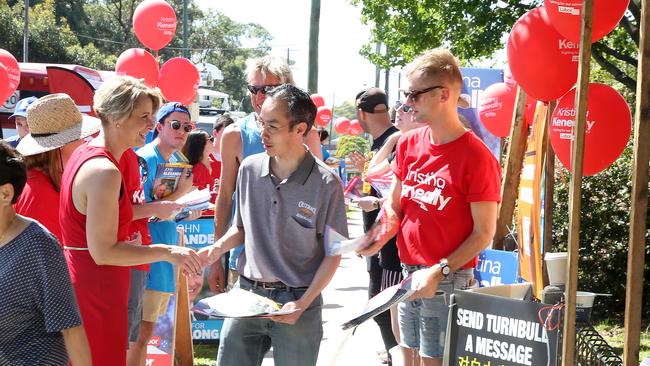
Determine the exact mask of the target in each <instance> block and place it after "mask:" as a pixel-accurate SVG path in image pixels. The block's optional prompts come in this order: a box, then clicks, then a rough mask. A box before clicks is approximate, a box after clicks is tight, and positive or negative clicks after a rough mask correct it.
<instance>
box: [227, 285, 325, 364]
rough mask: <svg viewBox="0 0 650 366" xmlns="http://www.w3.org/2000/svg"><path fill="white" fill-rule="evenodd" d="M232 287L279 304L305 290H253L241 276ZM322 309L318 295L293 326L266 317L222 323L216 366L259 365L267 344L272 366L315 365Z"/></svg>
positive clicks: (320, 332) (320, 331) (299, 295)
mask: <svg viewBox="0 0 650 366" xmlns="http://www.w3.org/2000/svg"><path fill="white" fill-rule="evenodd" d="M235 287H239V288H241V289H243V290H248V291H252V292H254V293H256V294H258V295H262V296H265V297H268V298H270V299H272V300H274V301H275V302H277V303H279V304H285V303H287V302H291V301H295V300H298V299H300V297H302V295H304V293H305V291H306V288H292V289H290V290H287V289H264V288H262V287H257V288H253V285H252V284H251V283H250V282H248V281H244V280H242V278H241V277H240V279H239V280H238V281H237V283H236V284H235ZM322 309H323V299H322V297H321V296H320V295H319V296H318V297H316V299H314V301H313V302H312V303H311V305H310V306H309V308H307V310H305V311H304V312H303V313H302V315H301V316H300V319H298V321H297V322H296V323H295V324H293V325H289V324H283V323H276V322H274V321H273V320H271V319H267V318H239V319H233V318H228V319H226V320H224V322H223V328H222V329H221V337H220V338H221V339H220V342H219V351H218V354H217V365H221V366H231V365H237V366H256V365H260V364H261V363H262V359H263V358H264V354H265V353H266V351H268V350H269V347H270V346H271V345H272V346H273V360H274V364H275V365H276V366H310V365H316V360H317V359H318V350H319V348H320V342H321V339H322V338H323V320H322Z"/></svg>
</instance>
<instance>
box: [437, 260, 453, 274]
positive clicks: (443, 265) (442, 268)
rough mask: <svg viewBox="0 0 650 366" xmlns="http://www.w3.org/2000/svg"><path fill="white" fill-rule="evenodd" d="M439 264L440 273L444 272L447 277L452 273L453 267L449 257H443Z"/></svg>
mask: <svg viewBox="0 0 650 366" xmlns="http://www.w3.org/2000/svg"><path fill="white" fill-rule="evenodd" d="M438 266H440V273H442V275H443V276H444V277H445V278H447V277H448V276H449V275H450V274H451V268H450V267H449V264H448V263H447V258H444V259H441V260H440V263H438Z"/></svg>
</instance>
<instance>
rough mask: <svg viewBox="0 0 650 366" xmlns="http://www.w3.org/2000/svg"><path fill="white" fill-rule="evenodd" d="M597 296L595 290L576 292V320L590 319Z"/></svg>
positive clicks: (581, 321) (584, 321)
mask: <svg viewBox="0 0 650 366" xmlns="http://www.w3.org/2000/svg"><path fill="white" fill-rule="evenodd" d="M595 298H596V294H595V293H593V292H585V291H577V292H576V322H579V323H586V322H588V321H589V318H590V317H591V308H592V307H593V306H594V299H595Z"/></svg>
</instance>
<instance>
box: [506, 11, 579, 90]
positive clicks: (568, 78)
mask: <svg viewBox="0 0 650 366" xmlns="http://www.w3.org/2000/svg"><path fill="white" fill-rule="evenodd" d="M507 48H508V64H509V65H510V71H511V72H512V76H513V77H514V79H515V80H516V81H517V83H519V85H520V86H521V87H522V88H523V89H524V90H525V91H526V93H527V94H530V95H531V96H532V97H534V98H535V99H538V100H541V101H550V100H555V99H557V98H559V97H561V96H562V95H563V94H564V93H566V92H567V91H569V89H571V88H572V87H573V85H574V84H575V82H576V79H577V76H578V58H579V56H578V53H579V45H578V44H577V43H575V42H571V41H568V40H566V39H565V38H562V36H560V34H559V33H558V32H557V31H556V30H555V28H553V26H552V25H551V21H550V18H549V17H548V14H546V10H545V9H544V7H543V6H542V7H539V8H535V9H533V10H531V11H529V12H528V13H526V14H524V15H523V16H522V17H521V18H519V20H517V22H516V23H515V25H514V26H513V27H512V31H511V32H510V37H508V46H507Z"/></svg>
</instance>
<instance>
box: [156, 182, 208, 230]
mask: <svg viewBox="0 0 650 366" xmlns="http://www.w3.org/2000/svg"><path fill="white" fill-rule="evenodd" d="M176 203H178V204H180V205H183V208H182V209H180V210H179V211H178V212H176V213H175V214H174V219H173V220H174V221H176V222H180V221H183V220H185V219H186V218H187V217H189V216H190V211H203V210H212V209H214V205H213V204H212V203H211V202H210V188H204V189H201V190H198V189H195V190H193V191H191V192H190V193H188V194H186V195H184V196H183V197H181V198H179V199H177V200H176ZM158 221H163V220H162V219H160V218H158V217H151V218H149V222H158Z"/></svg>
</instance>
